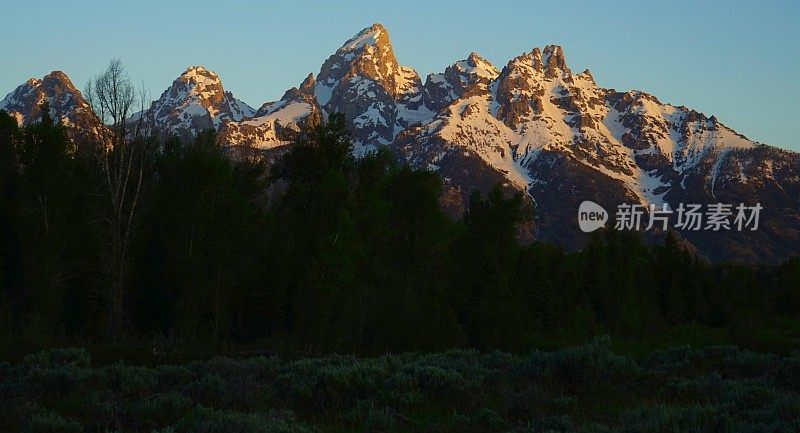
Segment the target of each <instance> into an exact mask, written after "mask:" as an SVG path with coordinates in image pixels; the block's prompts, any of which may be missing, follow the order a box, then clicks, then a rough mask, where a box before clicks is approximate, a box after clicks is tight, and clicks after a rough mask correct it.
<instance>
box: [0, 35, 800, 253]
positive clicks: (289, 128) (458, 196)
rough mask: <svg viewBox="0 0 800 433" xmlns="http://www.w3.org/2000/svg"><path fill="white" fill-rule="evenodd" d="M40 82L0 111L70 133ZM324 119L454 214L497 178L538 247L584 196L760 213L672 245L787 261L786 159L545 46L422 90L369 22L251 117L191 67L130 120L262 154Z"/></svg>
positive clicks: (792, 226) (77, 105)
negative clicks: (527, 219)
mask: <svg viewBox="0 0 800 433" xmlns="http://www.w3.org/2000/svg"><path fill="white" fill-rule="evenodd" d="M53 76H58V77H61V76H63V79H64V80H66V82H68V81H69V80H68V79H66V76H65V75H63V74H62V73H60V72H54V73H52V74H50V75H48V76H47V77H45V79H44V80H42V81H41V82H39V81H38V80H31V81H28V82H27V83H25V84H23V85H22V86H20V87H19V88H17V90H15V91H14V92H12V93H11V94H9V96H7V97H6V99H5V100H3V102H2V103H0V108H3V109H6V110H7V111H9V112H11V113H12V115H14V116H15V117H16V118H17V119H18V121H19V122H20V123H28V122H30V121H32V119H33V118H35V116H36V114H35V113H36V107H37V106H38V102H37V101H40V100H41V98H42V96H41V95H46V96H47V97H49V98H55V99H53V102H51V107H52V109H53V110H56V111H57V112H60V113H67V114H64V115H61V116H59V118H61V119H62V120H63V121H64V122H65V123H67V124H74V123H76V120H75V119H74V116H73V117H70V115H69V113H70V112H72V111H76V112H80V113H85V111H86V107H84V105H83V104H82V103H81V101H83V100H82V98H80V93H79V92H77V91H76V90H74V87H72V86H71V84H70V85H69V87H70V88H71V90H70V92H68V93H69V95H70V97H69V98H67V100H65V102H66V103H65V104H61V102H60V101H61V99H63V98H62V97H61V96H57V94H56V91H55V90H52V91H50V90H48V89H54V88H58V87H59V86H52V85H50V86H44V85H42V84H37V83H45V82H46V81H48V77H51V78H50V79H49V80H50V81H52V80H53V78H52V77H53ZM37 86H38V87H37ZM61 87H66V86H61ZM32 89H39V90H32ZM48 92H49V93H48ZM63 93H64V92H63V91H61V93H58V95H63ZM33 94H35V95H37V96H35V97H33V96H30V95H33ZM59 98H61V99H59ZM69 103H71V104H72V105H69ZM84 103H85V102H84ZM71 107H74V108H71ZM87 107H88V106H87ZM58 110H60V111H58ZM333 112H341V113H343V114H344V115H345V117H346V118H347V121H348V123H349V125H350V129H351V133H352V136H353V139H354V141H355V152H356V154H359V155H360V154H364V153H365V152H368V151H370V150H372V149H375V148H377V147H379V146H388V147H389V148H390V149H392V150H393V151H394V152H395V153H396V155H397V156H398V158H400V159H402V160H403V161H404V162H406V163H408V164H410V165H412V166H414V167H417V168H425V169H429V170H433V171H437V172H438V173H439V174H440V175H441V176H442V178H443V179H444V181H445V194H444V196H445V198H446V199H445V200H444V202H445V206H446V208H448V210H450V211H451V212H452V213H454V214H456V215H458V214H460V213H461V212H463V210H464V203H465V202H466V199H467V197H468V195H469V194H470V193H471V192H472V191H473V190H476V189H477V190H479V191H482V192H486V191H487V190H488V189H489V188H491V187H492V185H494V184H495V183H498V182H499V183H501V184H503V185H504V186H505V188H507V189H509V190H519V191H523V192H524V193H525V194H526V196H527V197H529V199H530V201H531V203H532V204H533V205H534V207H535V212H536V220H535V235H536V237H537V238H541V239H546V240H550V241H556V242H559V243H561V244H562V245H564V246H566V247H567V248H577V247H579V246H580V245H581V244H582V243H583V242H584V241H585V239H586V237H585V235H584V234H583V233H581V232H580V231H579V230H578V224H577V209H578V205H579V204H580V203H581V201H583V200H592V201H595V202H597V203H600V204H601V205H603V206H604V207H606V209H609V210H610V211H611V212H612V213H613V212H614V210H615V209H616V205H617V204H619V203H641V204H644V205H649V204H656V205H659V206H660V205H663V204H668V205H669V206H671V207H673V208H674V207H676V206H677V205H678V204H679V203H701V204H705V203H715V202H722V203H731V204H738V203H740V202H743V203H746V204H753V203H755V202H760V203H761V204H762V205H764V207H765V211H764V215H762V223H761V228H760V229H759V230H758V231H755V232H746V233H745V232H730V233H725V234H719V233H712V234H709V233H708V232H704V231H699V232H684V233H683V235H684V236H685V237H686V239H687V240H688V241H689V242H691V243H693V244H695V245H696V246H697V247H698V248H699V250H700V251H701V252H702V253H703V254H705V255H707V256H709V257H711V258H715V259H718V258H725V259H741V260H748V261H752V260H777V259H780V258H783V257H786V256H788V255H792V254H800V156H799V155H798V154H797V153H794V152H790V151H785V150H781V149H778V148H775V147H770V146H766V145H763V144H759V143H756V142H754V141H752V140H749V139H747V138H746V137H744V136H742V135H741V134H738V133H737V132H735V131H733V130H732V129H730V128H729V127H727V126H725V125H724V124H722V123H721V122H720V121H719V120H717V119H716V118H715V117H714V116H710V117H708V116H706V115H704V114H702V113H698V112H696V111H694V110H691V109H689V108H687V107H683V106H674V105H671V104H666V103H662V102H660V101H659V100H658V99H657V98H656V97H654V96H652V95H649V94H647V93H644V92H642V91H626V92H621V91H616V90H614V89H607V88H603V87H600V86H598V85H597V83H595V81H594V78H593V77H592V75H591V73H590V72H589V71H588V70H586V71H583V72H580V73H573V72H572V71H571V70H570V68H569V67H568V65H567V62H566V59H565V57H564V52H563V50H562V49H561V47H559V46H556V45H548V46H546V47H544V48H543V49H539V48H533V49H532V50H531V51H530V52H526V53H523V54H521V55H519V56H517V57H515V58H513V59H511V60H510V61H509V62H508V63H507V64H506V65H505V66H503V67H502V68H499V69H498V68H497V67H495V66H494V65H492V64H491V63H490V62H489V61H487V60H485V59H483V58H481V57H480V55H478V54H477V53H470V54H469V55H468V56H467V58H466V59H464V60H459V61H456V62H454V63H453V64H452V65H451V66H449V67H447V68H446V69H445V70H444V71H443V72H442V73H437V74H430V75H428V76H427V77H426V78H425V81H424V83H423V81H422V80H421V79H420V77H419V75H418V74H417V72H416V71H414V69H412V68H410V67H406V66H401V65H400V64H399V63H398V61H397V59H396V58H395V56H394V51H393V49H392V45H391V42H390V40H389V34H388V32H387V31H386V29H385V28H384V27H383V26H381V25H380V24H374V25H372V26H370V27H368V28H366V29H364V30H362V31H361V32H359V33H358V34H356V35H355V36H354V37H353V38H351V39H350V40H348V41H346V42H345V43H344V44H343V45H342V46H341V48H339V49H338V50H337V51H336V52H335V53H333V54H332V55H331V56H330V57H329V58H328V59H327V60H325V61H324V63H323V64H322V66H321V68H320V71H319V73H318V74H317V75H316V77H315V76H314V75H313V74H309V75H308V76H307V77H306V78H305V80H303V81H302V83H301V84H300V86H299V87H297V88H292V89H290V90H288V91H286V93H285V94H284V96H283V97H282V98H281V99H280V100H279V101H276V102H266V103H264V104H263V105H261V107H260V108H259V109H258V110H254V109H252V108H251V107H250V106H248V105H247V104H245V103H243V102H242V101H240V100H238V99H236V98H235V97H234V96H233V95H232V94H231V93H230V92H226V91H225V90H224V89H223V87H222V82H221V80H220V79H219V77H218V76H217V75H216V74H215V73H213V72H211V71H208V70H207V69H205V68H203V67H200V66H193V67H190V68H188V69H187V70H186V71H185V72H184V73H183V74H181V75H180V76H179V77H178V78H177V79H176V80H175V81H174V82H173V84H172V85H171V86H170V88H168V89H167V90H165V91H164V93H163V94H162V95H161V97H160V98H159V99H158V100H156V101H154V102H153V103H152V105H151V106H150V108H149V109H147V110H145V112H144V113H139V114H137V115H136V116H144V117H143V120H144V123H145V125H146V127H147V129H148V130H149V131H151V132H153V133H157V134H164V135H173V134H176V135H178V136H180V137H182V138H191V137H192V136H194V135H196V134H197V133H198V132H200V131H202V130H203V129H208V128H212V129H215V130H216V131H217V132H218V134H217V139H218V141H219V142H220V144H222V145H225V146H231V147H235V146H241V145H248V146H254V147H257V148H261V149H275V148H280V147H282V146H285V145H289V144H291V142H292V141H293V140H294V139H295V138H296V137H297V134H298V133H300V132H301V131H303V130H304V129H305V128H307V127H308V126H310V125H313V124H316V123H319V122H320V121H322V120H323V119H325V118H326V117H327V116H328V115H329V114H330V113H333ZM137 118H138V117H137Z"/></svg>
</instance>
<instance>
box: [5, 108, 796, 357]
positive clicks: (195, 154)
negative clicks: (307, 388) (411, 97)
mask: <svg viewBox="0 0 800 433" xmlns="http://www.w3.org/2000/svg"><path fill="white" fill-rule="evenodd" d="M42 113H43V114H44V116H43V119H42V121H41V122H40V123H36V124H32V125H30V126H26V127H22V128H19V127H18V126H17V124H16V121H15V120H14V119H13V118H11V117H10V116H9V115H7V114H6V113H5V112H0V289H1V290H0V332H2V334H1V335H2V343H0V346H1V347H0V350H2V352H3V354H4V355H6V356H8V355H9V354H15V353H23V352H30V351H33V350H35V349H39V348H43V347H50V346H59V345H64V344H75V343H77V344H93V343H97V344H110V345H114V344H116V345H120V346H124V345H130V344H137V343H138V342H146V343H143V344H148V345H152V344H153V343H152V342H153V341H156V342H160V343H158V344H159V345H161V347H163V346H168V348H184V349H185V348H191V349H193V350H209V351H218V350H234V349H236V350H244V349H248V350H250V349H252V350H256V349H258V350H280V351H304V352H312V353H321V352H352V353H374V352H383V351H404V350H437V349H444V348H452V347H476V348H481V349H503V350H525V349H527V348H530V347H531V346H532V345H535V344H538V343H540V342H541V341H542V340H544V339H547V338H549V337H550V336H553V335H573V336H586V337H589V336H591V335H595V334H599V333H610V334H612V335H622V336H626V337H631V338H636V337H642V336H647V335H651V334H653V333H657V332H660V331H662V330H664V329H667V328H669V327H670V326H672V325H678V324H687V323H692V324H698V325H701V326H707V327H722V328H726V329H729V330H730V331H731V332H733V333H734V334H736V335H743V336H747V335H748V334H749V333H752V332H755V330H757V329H761V328H764V327H769V326H771V325H772V324H774V323H777V322H779V321H781V320H784V319H786V318H795V319H796V318H798V315H799V314H800V261H798V260H797V259H793V260H789V261H787V262H785V263H783V264H781V265H779V266H769V267H768V266H760V267H747V266H739V265H732V264H719V265H709V264H707V263H705V262H704V261H702V260H699V259H697V258H696V257H694V256H693V255H692V254H691V253H689V252H687V251H686V250H685V249H684V248H683V247H682V246H681V243H680V242H679V240H678V239H677V238H676V237H674V236H671V235H670V236H667V238H666V241H665V242H664V244H663V245H659V246H654V247H649V246H646V245H645V244H644V243H643V242H642V241H641V240H640V238H639V237H638V236H636V235H635V234H631V233H624V232H614V231H608V232H604V233H600V234H596V235H595V236H594V237H592V239H591V241H590V243H589V245H588V247H587V248H586V249H584V250H583V251H580V252H576V253H565V252H564V251H563V250H561V249H559V248H558V247H557V246H554V245H551V244H545V243H538V242H537V243H533V244H530V245H521V244H520V243H519V242H518V240H517V236H516V230H515V228H516V226H517V225H518V224H519V223H520V222H522V221H524V220H526V219H527V218H529V217H530V216H531V213H532V212H531V210H530V209H528V208H526V207H525V205H524V202H523V200H522V197H521V196H519V195H516V196H511V197H509V196H506V195H504V194H503V193H502V191H501V190H500V189H499V188H496V189H495V190H493V191H492V192H491V193H490V194H488V195H487V196H480V195H478V194H474V195H473V196H472V199H471V201H470V203H469V206H468V210H467V212H466V213H465V215H464V216H463V218H462V219H461V220H458V221H454V220H453V219H451V218H449V217H448V216H447V215H446V214H445V213H443V212H442V210H441V209H440V205H439V198H440V193H441V189H442V183H441V180H440V179H439V177H438V176H437V175H436V174H435V173H432V172H428V171H419V170H412V169H410V168H408V167H405V166H401V165H398V163H397V162H396V159H395V158H394V157H393V155H391V154H390V153H389V152H388V151H387V150H385V149H381V150H379V151H377V152H375V153H373V154H369V155H367V156H366V157H364V158H361V159H355V158H354V157H353V156H352V152H351V141H350V138H349V136H348V133H347V130H346V127H345V122H344V119H343V118H342V117H341V116H340V115H332V116H330V119H329V121H328V123H327V124H325V125H322V126H319V127H316V128H315V129H313V130H312V131H310V132H309V133H308V135H307V137H305V138H304V139H302V140H298V141H297V142H296V143H295V144H294V145H293V146H292V147H291V149H290V150H289V151H288V153H286V154H285V155H284V156H282V157H281V158H279V159H278V161H277V162H275V164H274V165H268V164H267V162H266V161H265V160H263V159H256V158H237V159H236V160H235V161H234V160H232V159H231V158H229V157H228V155H227V153H226V151H225V149H222V148H220V146H219V145H217V144H216V142H215V137H214V134H213V132H205V133H202V134H200V135H199V136H198V137H197V138H196V139H195V140H194V141H193V142H190V143H183V142H181V141H180V140H178V139H172V140H169V141H167V142H166V143H158V142H156V141H154V140H153V139H144V138H135V139H134V140H136V143H133V144H132V143H127V142H124V141H122V140H120V141H118V142H116V143H117V145H116V148H114V149H110V148H109V146H105V145H100V144H98V143H91V142H84V143H81V142H73V141H71V140H70V139H69V137H68V136H67V134H66V131H65V129H64V128H63V127H62V126H60V125H58V124H57V123H56V122H54V121H53V119H51V118H50V117H49V115H48V113H49V110H48V109H47V107H44V109H43V110H42ZM125 151H127V152H128V153H127V154H126V153H124V152H125ZM114 152H119V153H121V154H114ZM126 155H127V157H126ZM136 155H139V156H138V157H136V158H134V156H136ZM110 156H114V158H111V157H110ZM132 171H133V172H136V173H140V174H139V175H137V176H131V175H130V173H131V172H132ZM126 174H127V177H125V175H126ZM117 175H118V176H121V177H119V178H116V177H114V176H117ZM115 179H116V180H115ZM122 181H125V183H123V182H122ZM127 182H132V183H135V187H134V186H133V185H132V184H130V183H127ZM158 350H160V348H159V349H158Z"/></svg>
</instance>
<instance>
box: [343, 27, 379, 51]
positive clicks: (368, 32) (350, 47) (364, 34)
mask: <svg viewBox="0 0 800 433" xmlns="http://www.w3.org/2000/svg"><path fill="white" fill-rule="evenodd" d="M376 45H391V43H390V42H389V32H387V31H386V28H385V27H383V25H382V24H379V23H375V24H373V25H371V26H369V27H367V28H365V29H363V30H361V31H360V32H358V33H357V34H356V35H355V36H353V37H352V38H350V39H348V40H347V41H346V42H345V43H344V44H342V46H341V47H340V48H339V49H338V50H337V51H336V52H337V53H346V52H352V51H357V50H359V49H361V48H363V47H371V46H376Z"/></svg>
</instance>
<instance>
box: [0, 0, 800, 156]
mask: <svg viewBox="0 0 800 433" xmlns="http://www.w3.org/2000/svg"><path fill="white" fill-rule="evenodd" d="M3 11H4V18H3V19H2V25H0V38H2V40H4V41H6V45H7V46H6V47H5V50H4V51H5V53H4V55H3V56H0V98H2V97H4V96H5V95H6V94H7V93H9V92H11V91H12V90H14V88H16V87H17V86H18V85H20V84H22V83H23V82H25V81H26V80H27V79H29V78H41V77H42V76H44V75H45V74H47V73H49V72H51V71H53V70H62V71H64V72H65V73H66V74H67V75H68V76H69V77H70V79H71V80H72V81H73V83H74V84H75V86H76V87H78V88H79V89H83V87H84V85H85V83H86V81H87V80H88V79H89V78H90V77H92V76H93V75H95V74H97V73H98V72H99V71H101V70H102V69H103V68H104V67H105V66H106V65H107V64H108V62H109V60H110V59H112V58H119V59H121V60H122V62H123V63H124V65H125V66H126V67H127V68H128V70H129V73H130V75H131V77H132V78H133V79H135V80H136V81H137V82H138V81H141V82H142V83H143V84H144V87H145V89H146V90H148V91H149V92H150V95H151V97H152V99H155V98H158V96H159V95H160V94H161V92H163V91H164V89H166V88H167V87H168V86H169V85H170V84H171V83H172V81H173V80H174V79H175V78H176V77H177V76H178V75H179V74H181V73H182V72H183V71H185V70H186V68H187V67H188V66H190V65H203V66H205V67H206V68H208V69H210V70H212V71H214V72H216V73H217V74H219V76H220V78H221V79H222V83H223V86H224V87H225V90H227V91H230V92H232V93H233V94H234V96H236V97H237V98H239V99H241V100H243V101H245V102H246V103H247V104H249V105H251V106H253V107H255V108H258V107H259V106H260V105H261V104H263V103H264V102H266V101H274V100H277V99H279V98H280V97H281V96H282V95H283V93H284V92H285V91H286V90H287V89H289V88H291V87H293V86H298V85H299V84H300V82H301V81H302V80H303V79H304V78H305V77H306V76H307V75H308V73H313V74H314V75H315V76H316V74H317V73H318V72H319V68H320V66H321V65H322V63H323V62H324V61H325V59H326V58H327V57H328V56H330V55H331V54H333V53H334V52H335V51H336V49H337V48H339V47H340V46H341V45H342V44H343V43H344V42H345V41H346V40H347V39H349V38H350V37H352V36H353V35H354V34H356V33H357V32H358V31H360V30H361V29H362V28H365V27H368V26H369V25H371V24H372V23H374V22H379V23H381V24H383V25H384V26H385V27H386V29H387V30H388V32H389V36H390V39H391V41H392V45H393V47H394V51H395V55H396V56H397V59H398V62H399V63H400V64H401V65H404V66H410V67H412V68H414V69H415V70H416V71H417V72H418V73H419V75H420V77H421V78H422V80H423V81H424V80H425V76H426V75H427V74H429V73H435V72H441V71H443V70H444V68H445V67H447V66H448V65H450V64H452V63H453V62H455V61H458V60H461V59H464V58H466V57H467V56H468V55H469V53H470V52H472V51H475V52H477V53H479V54H480V55H481V56H482V57H483V58H485V59H487V60H488V61H490V62H491V63H492V64H493V65H494V66H495V67H496V68H497V69H498V70H500V69H502V68H503V66H505V64H506V63H507V62H508V61H509V60H511V58H513V57H514V56H516V55H519V54H521V53H523V52H526V51H530V50H531V49H532V48H533V47H543V46H545V45H547V44H557V45H560V46H561V47H562V48H563V49H564V53H565V57H566V60H567V64H568V66H569V67H570V68H571V69H572V70H573V71H575V72H580V71H582V70H584V69H589V70H590V71H591V72H592V75H593V76H594V78H595V81H596V82H597V84H598V85H599V86H601V87H606V88H615V89H617V90H629V89H636V90H643V91H645V92H648V93H650V94H652V95H654V96H656V97H657V98H658V99H659V100H661V101H662V102H665V103H670V104H673V105H684V106H687V107H689V108H693V109H695V110H697V111H701V112H703V113H705V114H707V115H709V116H711V115H715V116H717V118H718V119H719V120H720V121H721V122H722V123H724V124H726V125H728V126H730V127H731V128H733V129H734V130H736V131H737V132H739V133H741V134H744V135H745V136H747V137H748V138H750V139H752V140H755V141H759V142H762V143H766V144H770V145H773V146H778V147H783V148H787V149H792V150H795V151H800V140H798V137H800V121H798V119H799V118H800V109H798V107H797V105H796V101H797V100H798V99H800V82H799V80H798V79H797V71H798V70H800V45H799V44H798V42H800V26H798V25H797V22H798V21H800V2H796V1H766V2H761V3H758V4H755V3H751V2H744V1H728V2H722V1H709V2H702V3H700V4H695V3H693V2H683V1H677V2H670V3H669V4H664V3H659V4H641V2H633V1H620V2H614V3H613V4H608V3H606V2H588V1H586V2H568V3H559V4H553V5H551V4H537V3H534V2H521V1H520V2H508V3H504V4H497V3H488V2H485V3H481V2H472V1H464V2H458V3H447V2H420V1H414V2H402V3H397V4H391V5H385V4H382V3H364V2H350V1H341V2H337V3H336V4H335V5H333V6H332V5H331V3H327V2H303V3H302V4H300V3H297V2H287V1H279V2H263V3H262V2H227V3H225V4H222V3H220V2H211V1H207V0H198V1H195V2H193V3H192V4H191V6H186V5H185V4H182V3H178V2H175V3H173V2H155V1H149V0H144V1H139V2H128V3H113V4H101V5H98V4H97V2H90V1H74V2H56V1H52V0H46V1H40V2H37V3H35V4H33V5H32V4H30V3H23V2H14V3H7V4H4V5H3Z"/></svg>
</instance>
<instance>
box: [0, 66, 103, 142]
mask: <svg viewBox="0 0 800 433" xmlns="http://www.w3.org/2000/svg"><path fill="white" fill-rule="evenodd" d="M45 100H46V101H47V102H48V104H49V105H50V116H51V117H52V118H53V119H55V120H57V121H58V122H60V123H61V124H63V125H64V126H66V127H67V132H68V133H69V135H70V136H71V137H72V138H80V137H83V136H85V135H90V136H97V135H98V134H99V133H100V128H102V127H103V126H102V124H101V122H100V120H99V119H98V118H97V116H96V115H95V114H94V113H93V112H92V110H91V107H90V106H89V104H88V103H87V102H86V100H85V99H84V98H83V95H82V94H81V92H80V91H79V90H78V89H76V88H75V86H74V85H73V84H72V81H71V80H70V79H69V77H68V76H67V74H65V73H64V72H62V71H52V72H50V73H49V74H47V75H45V76H44V77H42V78H41V79H39V78H31V79H28V80H27V81H25V83H23V84H21V85H19V86H18V87H17V88H16V89H14V90H13V91H12V92H11V93H9V94H8V95H7V96H6V97H5V98H4V99H3V100H2V101H0V109H2V110H5V111H6V112H7V113H8V114H10V115H11V116H12V117H13V118H14V119H16V121H17V123H18V124H20V125H28V124H30V123H34V122H38V121H40V120H41V118H42V113H41V105H42V103H43V102H44V101H45Z"/></svg>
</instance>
